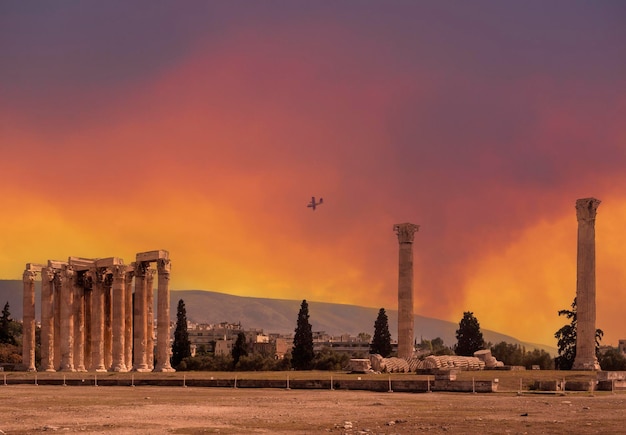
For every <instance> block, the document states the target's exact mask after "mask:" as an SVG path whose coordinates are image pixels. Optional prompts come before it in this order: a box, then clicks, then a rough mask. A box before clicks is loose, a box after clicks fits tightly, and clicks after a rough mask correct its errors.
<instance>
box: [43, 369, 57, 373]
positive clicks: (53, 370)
mask: <svg viewBox="0 0 626 435" xmlns="http://www.w3.org/2000/svg"><path fill="white" fill-rule="evenodd" d="M44 372H50V373H52V372H56V370H55V369H45V370H44Z"/></svg>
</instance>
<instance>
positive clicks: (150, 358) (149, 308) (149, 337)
mask: <svg viewBox="0 0 626 435" xmlns="http://www.w3.org/2000/svg"><path fill="white" fill-rule="evenodd" d="M154 272H155V270H154V269H152V268H149V269H147V270H146V364H147V365H148V368H149V369H150V370H152V369H154Z"/></svg>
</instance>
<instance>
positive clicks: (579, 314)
mask: <svg viewBox="0 0 626 435" xmlns="http://www.w3.org/2000/svg"><path fill="white" fill-rule="evenodd" d="M599 205H600V200H598V199H596V198H583V199H578V200H577V201H576V218H577V220H578V246H577V256H576V321H577V325H576V358H574V365H573V366H572V368H573V369H574V370H600V364H599V363H598V358H596V229H595V224H596V211H597V209H598V206H599Z"/></svg>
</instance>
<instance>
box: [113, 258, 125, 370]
mask: <svg viewBox="0 0 626 435" xmlns="http://www.w3.org/2000/svg"><path fill="white" fill-rule="evenodd" d="M125 280H126V266H114V267H113V295H112V296H113V322H112V328H113V349H112V352H113V363H112V365H111V370H113V371H114V372H125V371H127V369H126V361H125V358H124V349H125V340H126V335H125V333H126V298H125V296H124V293H125V292H126V283H125Z"/></svg>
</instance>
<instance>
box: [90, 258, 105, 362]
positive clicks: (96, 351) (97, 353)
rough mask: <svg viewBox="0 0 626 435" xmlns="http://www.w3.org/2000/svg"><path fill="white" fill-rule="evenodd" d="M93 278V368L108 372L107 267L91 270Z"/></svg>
mask: <svg viewBox="0 0 626 435" xmlns="http://www.w3.org/2000/svg"><path fill="white" fill-rule="evenodd" d="M90 273H91V274H92V279H93V286H92V294H91V370H93V371H96V372H106V371H107V369H106V367H105V365H104V289H105V283H104V280H105V278H106V269H104V268H98V267H96V268H94V269H93V270H92V271H90Z"/></svg>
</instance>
